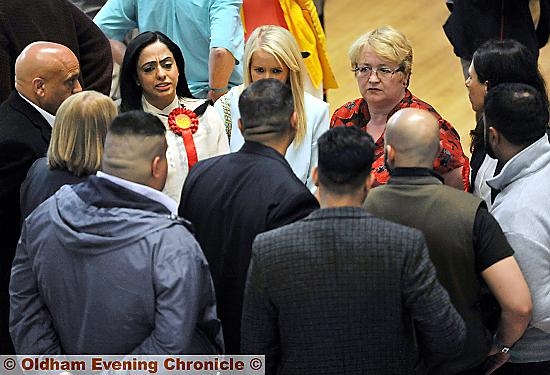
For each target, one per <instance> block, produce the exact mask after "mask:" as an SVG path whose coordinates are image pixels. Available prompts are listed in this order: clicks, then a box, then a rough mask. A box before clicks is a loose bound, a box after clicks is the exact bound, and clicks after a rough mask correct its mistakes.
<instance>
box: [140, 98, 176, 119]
mask: <svg viewBox="0 0 550 375" xmlns="http://www.w3.org/2000/svg"><path fill="white" fill-rule="evenodd" d="M141 106H142V108H143V110H144V111H145V112H149V113H154V114H157V115H165V116H168V115H169V114H170V112H172V110H173V109H174V108H177V107H179V106H180V102H179V98H178V96H177V95H176V96H175V97H174V100H172V103H170V104H168V106H167V107H166V108H164V109H159V108H157V107H155V106H154V105H152V104H151V103H149V102H148V101H147V99H145V96H143V95H142V96H141Z"/></svg>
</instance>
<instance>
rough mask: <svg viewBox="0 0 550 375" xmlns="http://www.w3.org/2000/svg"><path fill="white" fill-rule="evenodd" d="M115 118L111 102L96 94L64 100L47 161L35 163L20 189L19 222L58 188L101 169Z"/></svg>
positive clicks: (106, 97)
mask: <svg viewBox="0 0 550 375" xmlns="http://www.w3.org/2000/svg"><path fill="white" fill-rule="evenodd" d="M116 115H117V108H116V105H115V103H114V102H113V101H112V99H111V98H109V97H108V96H106V95H103V94H100V93H98V92H96V91H82V92H79V93H77V94H74V95H71V96H70V97H69V98H67V99H65V101H64V102H63V104H61V106H60V107H59V109H58V110H57V114H56V116H55V122H54V124H53V129H52V138H51V140H50V146H49V148H48V153H47V157H44V158H41V159H38V160H36V161H35V162H34V164H33V165H32V166H31V168H30V169H29V172H28V173H27V178H26V179H25V181H24V182H23V184H22V185H21V198H20V199H21V218H22V220H24V219H25V218H26V217H27V216H28V215H29V214H30V213H31V212H32V211H33V210H34V209H35V208H36V207H38V206H39V205H40V203H42V202H43V201H45V200H46V199H48V198H49V197H50V196H52V195H53V194H54V193H55V192H56V191H57V190H58V189H59V188H60V187H61V186H63V185H67V184H69V185H72V184H76V183H79V182H82V181H84V180H85V179H86V178H87V177H88V176H89V175H93V174H95V173H96V172H97V171H98V170H99V169H100V167H101V159H102V156H103V143H104V141H105V136H106V134H107V128H108V127H109V125H110V123H111V121H112V120H113V119H114V118H115V116H116Z"/></svg>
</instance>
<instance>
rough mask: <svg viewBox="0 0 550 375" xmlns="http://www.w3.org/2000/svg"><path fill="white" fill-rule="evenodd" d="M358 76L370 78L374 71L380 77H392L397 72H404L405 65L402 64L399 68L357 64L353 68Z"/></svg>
mask: <svg viewBox="0 0 550 375" xmlns="http://www.w3.org/2000/svg"><path fill="white" fill-rule="evenodd" d="M351 71H352V72H354V73H355V74H356V75H357V76H358V77H365V78H369V77H370V75H371V74H372V73H373V72H374V73H376V75H377V76H378V78H380V79H390V78H391V77H393V75H394V74H395V73H397V72H402V71H403V67H402V66H400V67H399V68H397V69H390V68H388V67H387V66H381V67H380V68H378V69H377V68H373V67H372V66H368V65H366V66H357V67H355V68H353V69H351Z"/></svg>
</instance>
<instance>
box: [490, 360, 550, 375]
mask: <svg viewBox="0 0 550 375" xmlns="http://www.w3.org/2000/svg"><path fill="white" fill-rule="evenodd" d="M493 374H494V375H550V361H544V362H527V363H510V362H508V363H506V364H505V365H504V366H502V367H501V368H499V369H498V370H497V371H495V372H494V373H493Z"/></svg>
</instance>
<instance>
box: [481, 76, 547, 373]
mask: <svg viewBox="0 0 550 375" xmlns="http://www.w3.org/2000/svg"><path fill="white" fill-rule="evenodd" d="M547 105H548V104H547V103H545V101H544V100H543V99H542V98H541V95H540V94H539V93H538V92H537V91H536V90H535V89H534V88H533V87H531V86H527V85H523V84H502V85H498V86H496V87H495V88H493V89H491V90H489V92H488V93H487V96H486V97H485V127H486V142H487V149H488V154H489V156H491V157H493V158H496V159H497V160H498V163H497V168H496V173H497V174H496V175H495V176H494V177H493V178H491V179H488V180H487V184H488V185H489V186H490V187H491V191H492V194H491V197H492V199H493V205H492V206H491V213H492V214H493V215H494V216H495V218H496V219H497V221H498V222H499V224H500V226H501V227H502V230H503V232H504V234H505V235H506V238H507V239H508V242H509V243H510V245H511V246H512V248H513V249H514V251H515V257H516V259H517V261H518V263H519V266H520V268H521V270H522V271H523V274H524V275H525V279H526V280H527V284H528V285H529V289H530V290H531V298H532V299H533V313H532V318H531V322H530V323H529V327H528V328H527V330H526V331H525V333H524V334H523V336H522V337H521V338H520V339H519V340H518V341H517V342H515V343H513V342H503V343H502V344H503V345H506V346H508V347H511V350H509V352H508V353H509V355H511V357H510V363H507V364H506V365H504V366H503V368H502V370H501V371H499V372H496V373H495V374H499V375H501V374H520V375H521V374H529V375H530V374H550V217H549V215H548V214H549V212H550V199H549V198H548V194H549V191H550V143H549V142H548V137H547V135H546V130H547V126H548V119H549V114H548V107H547Z"/></svg>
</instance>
